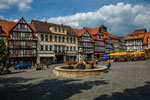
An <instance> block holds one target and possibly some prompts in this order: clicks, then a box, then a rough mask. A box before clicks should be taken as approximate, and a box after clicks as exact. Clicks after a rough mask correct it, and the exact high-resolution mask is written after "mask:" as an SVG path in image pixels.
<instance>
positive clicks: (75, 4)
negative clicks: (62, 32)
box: [0, 0, 150, 36]
mask: <svg viewBox="0 0 150 100" xmlns="http://www.w3.org/2000/svg"><path fill="white" fill-rule="evenodd" d="M149 4H150V0H0V18H1V19H7V20H11V21H17V20H18V19H20V18H21V17H24V18H25V19H26V20H27V21H28V22H31V20H32V19H37V20H42V21H45V20H47V21H48V22H53V23H58V24H66V25H70V26H72V27H73V28H82V27H84V26H86V27H92V28H94V27H98V26H100V25H101V24H104V25H105V26H106V27H108V31H109V32H110V33H112V34H114V35H124V36H125V35H127V34H129V33H130V32H132V31H134V30H135V29H137V28H138V29H139V28H147V30H148V31H150V29H149V27H150V24H149V23H147V22H148V21H150V20H149V19H148V18H149V17H150V11H149ZM140 9H142V10H144V12H143V11H142V10H140ZM102 10H104V11H102ZM92 15H93V16H92ZM136 22H137V23H136ZM141 22H142V24H141ZM129 23H130V24H129ZM138 24H139V25H138ZM143 24H144V25H143ZM120 33H122V34H120Z"/></svg>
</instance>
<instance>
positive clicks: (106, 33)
mask: <svg viewBox="0 0 150 100" xmlns="http://www.w3.org/2000/svg"><path fill="white" fill-rule="evenodd" d="M102 33H103V35H104V38H105V39H106V38H108V37H111V38H112V39H117V40H119V38H118V37H117V36H114V35H112V34H111V33H109V32H105V31H102Z"/></svg>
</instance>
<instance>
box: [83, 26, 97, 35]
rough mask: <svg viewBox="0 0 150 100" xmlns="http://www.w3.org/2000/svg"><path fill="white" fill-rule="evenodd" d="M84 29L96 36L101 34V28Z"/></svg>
mask: <svg viewBox="0 0 150 100" xmlns="http://www.w3.org/2000/svg"><path fill="white" fill-rule="evenodd" d="M83 29H86V30H87V31H88V32H89V33H90V34H91V35H96V34H97V33H98V32H99V30H100V27H97V28H88V27H84V28H83Z"/></svg>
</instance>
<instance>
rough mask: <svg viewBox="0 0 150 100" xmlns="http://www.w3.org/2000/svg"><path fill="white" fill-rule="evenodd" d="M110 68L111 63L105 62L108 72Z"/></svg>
mask: <svg viewBox="0 0 150 100" xmlns="http://www.w3.org/2000/svg"><path fill="white" fill-rule="evenodd" d="M110 67H111V63H110V61H107V69H108V70H110Z"/></svg>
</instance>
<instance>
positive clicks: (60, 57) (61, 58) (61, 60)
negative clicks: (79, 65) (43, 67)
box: [56, 55, 64, 63]
mask: <svg viewBox="0 0 150 100" xmlns="http://www.w3.org/2000/svg"><path fill="white" fill-rule="evenodd" d="M56 59H57V63H63V61H64V56H63V55H57V56H56Z"/></svg>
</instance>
